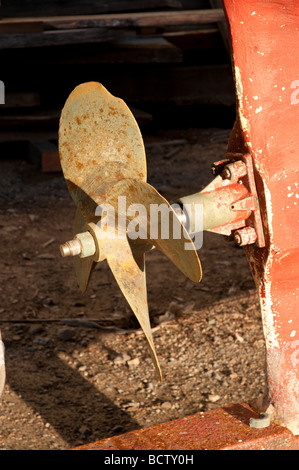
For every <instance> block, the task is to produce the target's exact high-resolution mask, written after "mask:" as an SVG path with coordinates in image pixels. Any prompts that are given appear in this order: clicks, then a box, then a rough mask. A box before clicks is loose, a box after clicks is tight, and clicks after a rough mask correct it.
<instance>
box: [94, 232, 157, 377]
mask: <svg viewBox="0 0 299 470" xmlns="http://www.w3.org/2000/svg"><path fill="white" fill-rule="evenodd" d="M101 248H102V250H103V252H104V256H105V258H106V260H107V262H108V265H109V267H110V269H111V271H112V273H113V275H114V277H115V280H116V282H117V283H118V286H119V287H120V289H121V291H122V293H123V295H124V297H125V298H126V300H127V302H128V304H129V305H130V307H131V309H132V310H133V312H134V314H135V316H136V318H137V320H138V322H139V324H140V326H141V328H142V330H143V332H144V334H145V337H146V339H147V342H148V345H149V347H150V352H151V356H152V359H153V362H154V365H155V369H156V372H157V374H158V377H159V379H160V380H161V379H162V372H161V368H160V365H159V361H158V357H157V354H156V351H155V346H154V342H153V336H152V331H151V325H150V318H149V311H148V304H147V291H146V276H145V263H144V255H143V260H142V261H141V262H139V263H137V261H136V260H135V259H134V256H133V254H132V250H131V246H130V244H129V242H128V240H127V237H126V236H125V237H120V238H118V237H116V238H115V239H112V240H111V239H110V237H109V235H108V233H107V232H106V236H104V237H103V239H101Z"/></svg>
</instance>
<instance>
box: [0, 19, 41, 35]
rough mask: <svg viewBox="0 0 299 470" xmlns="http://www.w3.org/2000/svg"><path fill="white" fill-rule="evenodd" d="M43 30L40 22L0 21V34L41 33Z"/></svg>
mask: <svg viewBox="0 0 299 470" xmlns="http://www.w3.org/2000/svg"><path fill="white" fill-rule="evenodd" d="M43 30H44V25H43V22H42V21H32V20H28V21H24V20H23V21H18V22H14V21H3V22H2V21H1V20H0V34H15V33H19V34H22V33H41V32H42V31H43Z"/></svg>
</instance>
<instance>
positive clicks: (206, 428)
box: [73, 403, 299, 451]
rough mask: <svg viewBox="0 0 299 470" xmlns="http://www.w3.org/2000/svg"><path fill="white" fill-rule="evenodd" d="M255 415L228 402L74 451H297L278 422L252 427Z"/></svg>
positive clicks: (245, 406) (295, 440)
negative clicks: (218, 406)
mask: <svg viewBox="0 0 299 470" xmlns="http://www.w3.org/2000/svg"><path fill="white" fill-rule="evenodd" d="M258 418H259V415H258V414H257V413H256V412H255V411H254V410H253V409H252V408H251V407H250V406H249V405H248V404H245V403H243V404H236V405H230V406H226V407H223V408H217V409H214V410H210V411H207V412H204V413H197V414H195V415H192V416H187V417H185V418H182V419H177V420H174V421H170V422H167V423H163V424H158V425H156V426H152V427H149V428H145V429H141V430H136V431H131V432H128V433H126V434H122V435H118V436H113V437H109V438H107V439H102V440H100V441H97V442H93V443H91V444H87V445H83V446H80V447H77V448H75V449H73V450H102V451H104V450H193V451H194V450H299V437H294V436H293V434H292V433H291V432H290V431H289V430H288V429H286V428H284V427H282V426H280V425H277V424H274V423H271V424H270V425H269V426H267V427H265V428H261V429H257V428H254V427H251V420H257V419H258Z"/></svg>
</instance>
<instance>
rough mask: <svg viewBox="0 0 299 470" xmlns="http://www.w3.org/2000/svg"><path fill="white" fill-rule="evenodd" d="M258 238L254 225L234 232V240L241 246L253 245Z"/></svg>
mask: <svg viewBox="0 0 299 470" xmlns="http://www.w3.org/2000/svg"><path fill="white" fill-rule="evenodd" d="M256 239H257V234H256V231H255V230H254V228H253V227H244V228H242V229H240V230H236V231H235V232H234V241H235V243H236V244H237V245H239V246H244V245H251V244H252V243H254V242H255V241H256Z"/></svg>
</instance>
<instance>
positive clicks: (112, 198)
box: [105, 179, 202, 282]
mask: <svg viewBox="0 0 299 470" xmlns="http://www.w3.org/2000/svg"><path fill="white" fill-rule="evenodd" d="M120 196H125V197H126V214H125V217H126V219H127V222H129V223H128V225H127V230H128V232H130V222H132V221H133V220H134V218H136V212H135V210H134V209H135V208H136V211H137V212H138V211H139V214H138V217H137V220H138V226H139V229H140V227H143V228H144V232H146V233H139V236H141V237H144V245H145V246H144V252H145V251H148V245H149V243H151V244H152V245H153V246H155V247H157V248H158V249H159V250H161V251H162V252H163V253H164V254H165V255H166V256H167V257H168V258H169V259H170V260H171V261H172V262H173V263H174V264H175V266H176V267H177V268H178V269H179V270H180V271H181V272H182V273H183V274H185V275H186V276H187V277H188V278H189V279H191V280H192V281H194V282H199V281H200V280H201V278H202V269H201V264H200V260H199V258H198V255H197V252H196V249H195V247H194V244H193V242H192V240H191V238H190V236H189V234H188V233H187V231H186V229H185V227H184V226H183V224H182V223H181V222H180V220H179V219H178V217H177V215H176V213H175V212H174V210H173V209H172V208H171V206H170V204H169V203H168V202H167V200H166V199H165V198H164V197H163V196H161V194H159V193H158V191H157V190H156V189H155V188H153V186H151V185H150V184H148V183H146V182H143V181H136V180H133V179H125V180H122V181H119V182H118V183H117V184H115V185H114V186H113V187H112V188H111V190H110V191H109V193H108V194H107V196H106V201H105V202H106V203H108V204H110V205H111V206H112V207H113V208H114V210H115V212H118V210H119V199H118V198H119V197H120ZM130 206H131V209H133V210H132V212H130V211H129V208H130ZM159 208H160V209H161V211H162V212H160V214H162V215H161V216H159V211H158V209H159ZM122 215H124V214H122ZM164 230H166V232H165V231H164ZM130 236H132V233H131V234H130V233H128V237H129V238H130ZM133 236H134V233H133ZM164 237H165V238H164ZM142 241H143V240H141V241H140V242H141V243H142ZM136 246H138V245H137V244H136ZM139 246H140V244H139ZM139 249H140V248H139Z"/></svg>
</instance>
